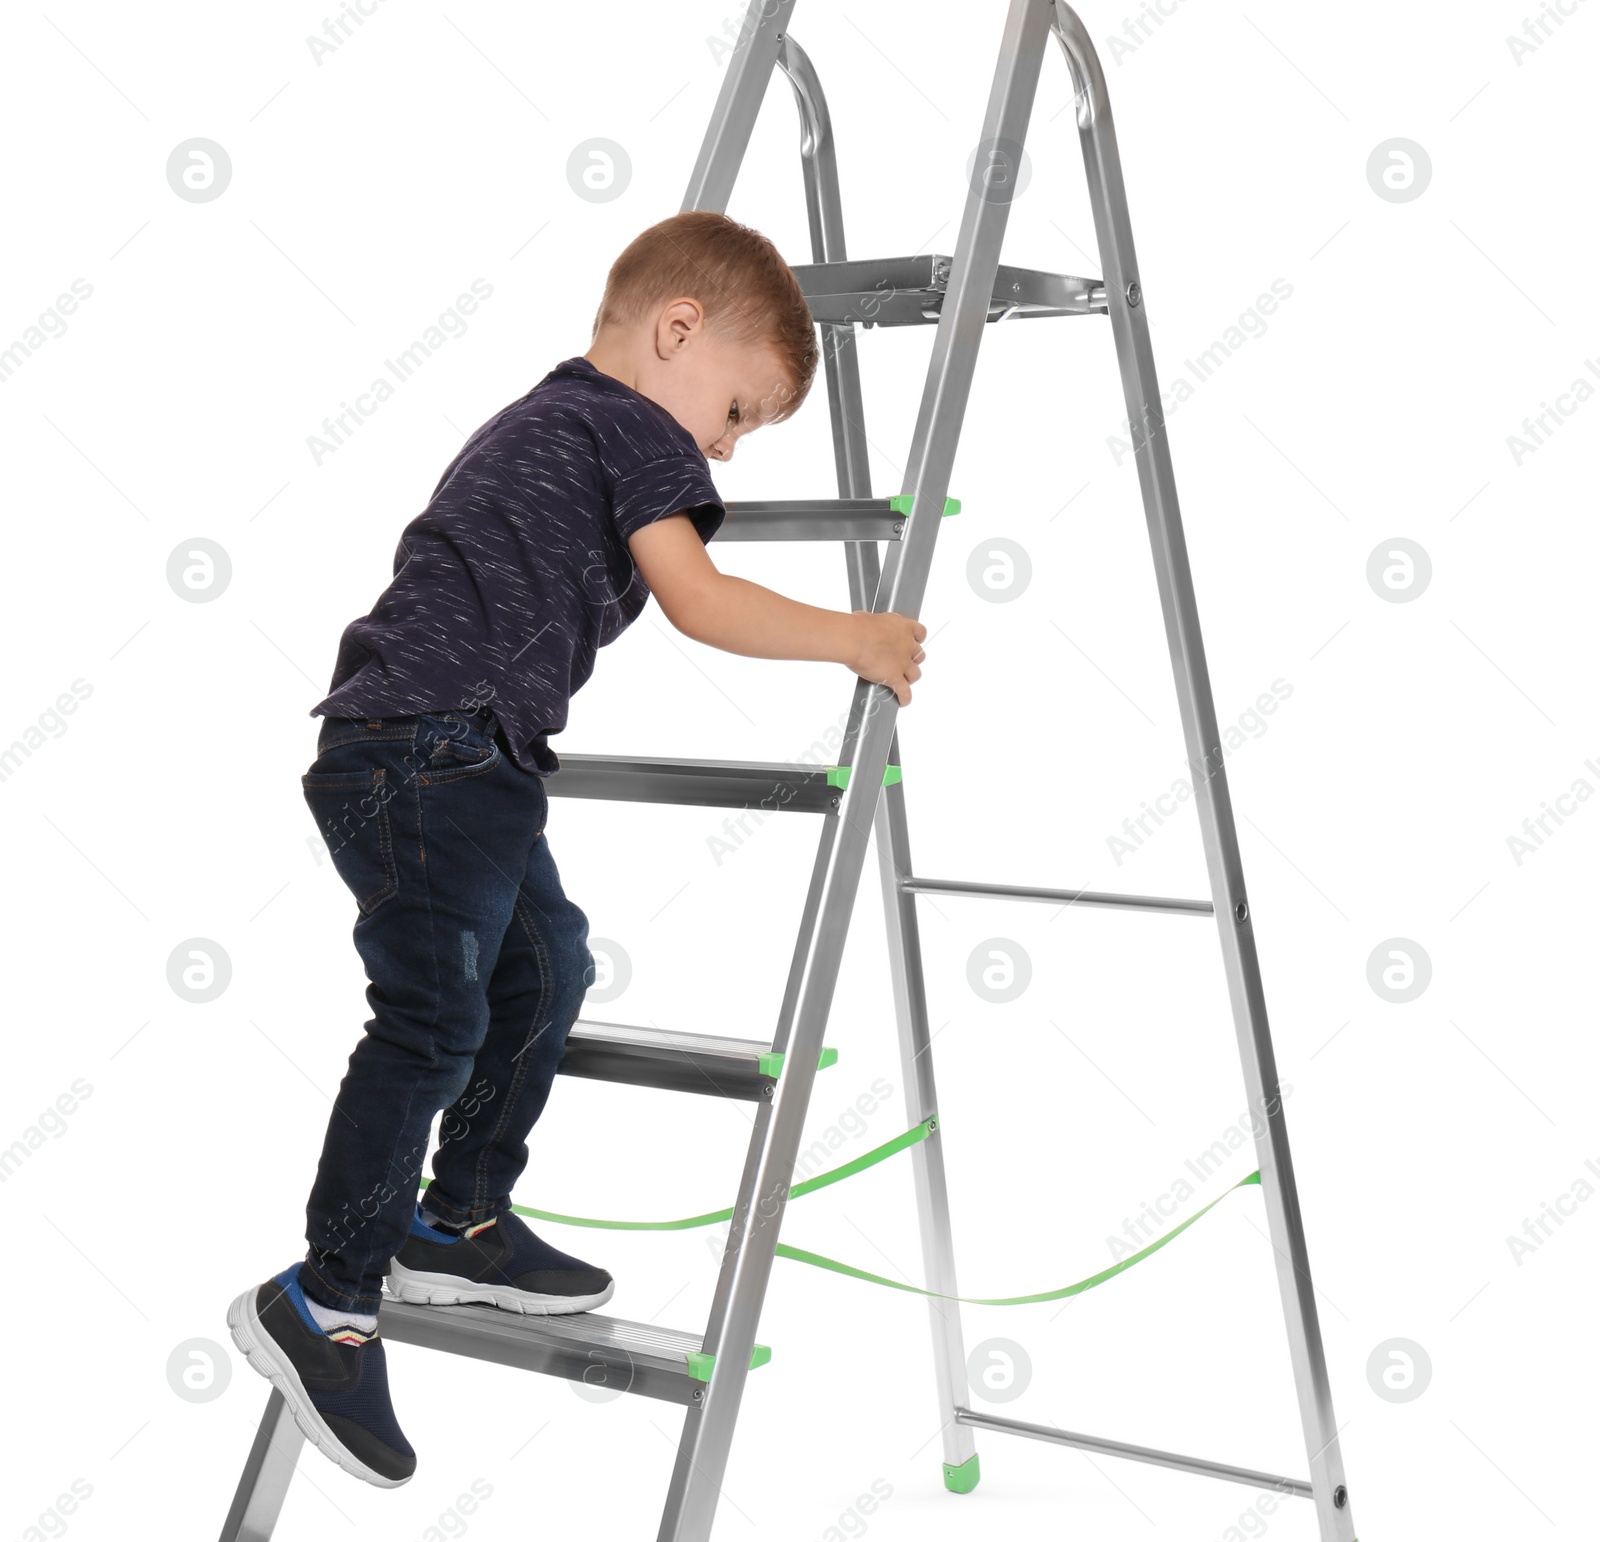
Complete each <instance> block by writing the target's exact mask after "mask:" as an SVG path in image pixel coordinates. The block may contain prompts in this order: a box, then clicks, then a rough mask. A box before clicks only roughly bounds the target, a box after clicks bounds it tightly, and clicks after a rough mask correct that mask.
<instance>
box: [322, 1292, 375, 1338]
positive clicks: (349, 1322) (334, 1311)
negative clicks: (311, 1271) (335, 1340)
mask: <svg viewBox="0 0 1600 1542" xmlns="http://www.w3.org/2000/svg"><path fill="white" fill-rule="evenodd" d="M306 1305H307V1306H308V1307H309V1308H310V1309H311V1315H312V1316H313V1317H314V1318H316V1320H317V1326H318V1327H319V1328H321V1329H322V1330H323V1331H324V1332H325V1333H331V1332H332V1331H333V1330H334V1329H335V1328H354V1329H356V1330H357V1332H359V1333H376V1332H377V1331H378V1314H377V1313H376V1312H347V1311H346V1310H345V1309H344V1308H343V1307H338V1306H324V1305H323V1304H322V1303H321V1302H320V1301H313V1300H312V1299H311V1297H310V1296H307V1297H306Z"/></svg>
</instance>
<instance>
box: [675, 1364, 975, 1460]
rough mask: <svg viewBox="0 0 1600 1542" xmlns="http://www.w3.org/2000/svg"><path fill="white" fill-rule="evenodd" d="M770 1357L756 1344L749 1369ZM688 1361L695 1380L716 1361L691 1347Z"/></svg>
mask: <svg viewBox="0 0 1600 1542" xmlns="http://www.w3.org/2000/svg"><path fill="white" fill-rule="evenodd" d="M771 1358H772V1346H771V1345H769V1344H757V1345H756V1346H755V1348H753V1349H752V1350H751V1351H750V1369H751V1370H752V1371H753V1370H754V1369H755V1368H756V1367H757V1366H758V1365H765V1364H766V1363H767V1361H769V1360H770V1359H771ZM688 1361H689V1374H690V1375H691V1376H692V1377H694V1379H695V1380H696V1381H710V1380H711V1367H712V1366H713V1365H715V1364H716V1361H717V1357H716V1356H715V1355H710V1354H707V1353H706V1352H705V1350H703V1349H691V1350H690V1351H689V1354H688ZM974 1481H976V1479H974Z"/></svg>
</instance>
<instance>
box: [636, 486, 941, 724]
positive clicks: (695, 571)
mask: <svg viewBox="0 0 1600 1542" xmlns="http://www.w3.org/2000/svg"><path fill="white" fill-rule="evenodd" d="M628 549H629V551H631V552H632V553H633V560H634V562H635V563H636V564H637V565H638V569H639V572H640V573H641V574H643V576H644V581H645V583H646V584H647V585H648V586H649V588H650V592H651V593H652V594H653V595H654V596H655V597H656V599H657V601H659V603H660V605H661V609H662V612H663V614H664V615H665V616H666V618H667V620H668V621H670V622H671V623H672V624H673V626H675V627H676V628H677V629H678V630H679V631H680V632H682V633H683V634H684V635H685V636H687V637H692V638H694V640H695V641H696V642H702V643H705V644H706V645H707V646H708V647H712V648H721V649H722V650H723V651H724V652H726V653H743V654H746V655H748V656H750V657H752V658H762V659H816V660H822V661H826V662H829V663H834V664H844V665H845V666H847V667H848V668H849V669H851V670H853V671H854V672H855V673H856V674H857V675H859V676H860V677H861V678H862V679H863V680H870V681H871V682H872V683H873V684H874V685H887V686H888V687H889V688H890V689H891V690H893V692H894V694H895V700H896V701H898V702H899V704H900V705H901V706H902V707H904V706H909V705H910V702H911V682H912V681H913V680H916V679H917V678H918V677H919V676H920V675H921V674H922V670H921V669H920V668H918V665H917V660H918V658H920V657H921V655H922V648H921V643H922V640H923V639H924V638H925V637H926V636H927V635H928V629H927V627H925V626H924V625H923V624H922V623H921V622H920V621H917V620H914V619H913V618H912V617H910V616H902V615H899V614H898V613H896V612H894V611H886V612H876V613H875V612H873V611H867V610H857V611H844V610H825V609H823V608H821V607H820V606H816V605H806V604H802V603H801V602H800V601H799V600H791V599H789V598H788V597H787V596H786V595H782V594H777V593H775V592H774V591H773V590H771V589H764V588H763V587H762V586H761V585H760V584H754V583H751V582H750V581H749V579H745V578H737V577H735V576H734V575H733V574H731V573H723V572H721V571H719V570H718V569H717V568H716V567H715V566H714V565H713V563H712V561H711V558H710V557H709V556H708V555H707V554H706V547H705V542H704V541H702V540H701V539H700V535H699V533H698V532H697V531H696V530H695V528H694V524H693V522H692V521H691V520H690V518H689V516H688V515H687V514H669V515H667V516H666V517H665V518H663V519H658V520H655V521H653V522H652V523H651V524H648V525H646V526H645V527H644V528H643V529H641V530H636V531H635V532H634V533H633V534H632V535H631V536H629V537H628Z"/></svg>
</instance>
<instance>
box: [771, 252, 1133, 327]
mask: <svg viewBox="0 0 1600 1542" xmlns="http://www.w3.org/2000/svg"><path fill="white" fill-rule="evenodd" d="M952 262H953V259H952V258H949V257H945V256H941V255H939V254H938V253H930V254H926V255H923V256H917V257H869V258H866V259H862V260H857V259H851V260H850V261H847V262H811V263H797V264H795V265H794V275H795V277H796V278H797V279H799V280H800V288H801V289H802V290H803V291H804V293H805V297H806V303H807V304H808V305H809V306H810V307H811V316H812V319H813V320H814V321H819V322H825V323H831V324H833V325H838V326H842V325H847V324H849V323H852V322H854V323H855V324H857V325H858V326H863V327H871V326H880V327H904V326H914V325H919V324H925V323H928V322H936V321H938V319H939V312H940V311H941V310H942V309H943V308H944V297H945V290H946V288H947V286H948V284H949V282H950V270H951V266H952ZM1095 312H1098V313H1100V314H1101V315H1104V314H1105V312H1106V290H1105V285H1104V284H1102V283H1101V282H1100V280H1099V279H1097V278H1076V277H1074V276H1073V275H1072V274H1070V273H1044V272H1041V271H1040V270H1039V269H1037V268H1013V267H1010V266H1008V265H1007V264H1005V263H1002V264H1001V265H1000V266H999V268H998V269H997V270H996V272H995V279H994V298H993V299H991V300H990V302H989V314H988V315H987V316H986V317H985V318H984V319H985V320H987V321H1002V320H1005V319H1007V318H1009V317H1011V316H1018V317H1022V316H1087V315H1090V314H1093V313H1095Z"/></svg>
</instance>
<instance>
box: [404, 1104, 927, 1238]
mask: <svg viewBox="0 0 1600 1542" xmlns="http://www.w3.org/2000/svg"><path fill="white" fill-rule="evenodd" d="M938 1127H939V1121H938V1119H937V1118H932V1119H924V1120H923V1121H922V1123H921V1124H914V1125H912V1126H911V1128H910V1129H909V1130H906V1131H905V1132H904V1133H903V1134H900V1135H896V1136H895V1138H894V1139H893V1140H886V1141H885V1142H884V1143H883V1144H882V1145H881V1146H874V1147H873V1148H872V1150H871V1151H869V1152H867V1153H866V1154H865V1155H864V1156H858V1157H857V1158H856V1159H855V1160H854V1161H853V1162H846V1163H845V1164H844V1165H843V1166H842V1167H833V1168H830V1169H829V1170H828V1171H827V1172H825V1173H818V1174H817V1176H816V1177H815V1178H807V1179H805V1180H804V1181H803V1182H801V1183H797V1184H795V1185H794V1186H793V1187H792V1188H791V1189H790V1190H789V1198H790V1199H798V1198H799V1197H800V1196H801V1195H802V1194H810V1193H812V1192H814V1191H815V1190H817V1189H825V1188H826V1187H827V1186H828V1185H829V1184H830V1183H839V1182H841V1181H842V1180H843V1179H845V1178H850V1177H854V1175H855V1174H856V1173H859V1172H861V1171H863V1170H864V1169H866V1168H868V1167H871V1166H873V1165H874V1163H877V1162H881V1161H883V1160H884V1159H885V1158H886V1157H892V1156H893V1155H894V1154H895V1153H896V1152H897V1151H904V1150H905V1149H906V1147H907V1146H914V1145H916V1143H917V1142H918V1141H919V1140H926V1139H927V1138H928V1137H929V1136H930V1135H931V1134H933V1132H934V1131H935V1130H936V1129H937V1128H938ZM432 1181H433V1180H432V1179H431V1178H424V1179H423V1180H422V1186H423V1188H427V1187H428V1185H429V1184H430V1183H431V1182H432ZM511 1209H512V1212H513V1214H516V1215H531V1216H532V1217H533V1218H534V1219H535V1220H537V1221H560V1222H561V1223H562V1224H563V1225H565V1226H603V1227H605V1228H606V1229H607V1230H608V1231H683V1230H685V1229H686V1228H688V1227H691V1226H710V1225H712V1224H714V1223H715V1222H717V1221H731V1220H732V1219H733V1207H732V1206H731V1205H730V1206H729V1207H728V1208H727V1209H726V1210H709V1211H707V1212H706V1214H704V1215H686V1216H684V1217H683V1219H682V1220H679V1221H597V1220H595V1219H594V1218H593V1217H592V1216H587V1215H561V1214H559V1213H557V1212H556V1211H554V1210H535V1209H534V1208H533V1206H531V1205H513V1206H512V1207H511Z"/></svg>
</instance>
